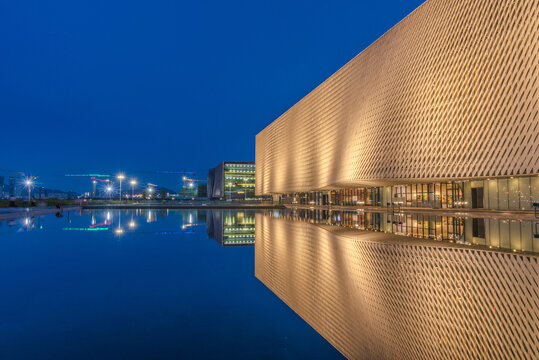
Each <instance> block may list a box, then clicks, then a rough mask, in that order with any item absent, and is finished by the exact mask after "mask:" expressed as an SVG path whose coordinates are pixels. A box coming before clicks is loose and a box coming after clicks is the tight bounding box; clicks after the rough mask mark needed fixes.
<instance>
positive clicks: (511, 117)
mask: <svg viewBox="0 0 539 360" xmlns="http://www.w3.org/2000/svg"><path fill="white" fill-rule="evenodd" d="M538 29H539V2H538V1H537V0H518V1H508V0H489V1H484V0H429V1H427V2H426V3H424V4H423V5H421V6H420V7H419V8H418V9H416V10H415V11H414V12H413V13H412V14H410V15H409V16H408V17H406V18H405V19H404V20H402V21H401V22H400V23H399V24H397V25H396V26H395V27H393V28H392V29H391V30H389V31H388V32H387V33H386V34H385V35H383V36H382V37H381V38H379V39H378V40H377V41H376V42H374V43H373V44H372V45H371V46H369V47H368V48H367V49H365V50H364V51H363V52H361V53H360V54H359V55H357V56H356V57H355V58H354V59H352V60H351V61H350V62H349V63H348V64H346V65H345V66H344V67H343V68H341V69H340V70H339V71H337V72H336V73H335V74H334V75H332V76H331V77H330V78H329V79H327V80H326V81H325V82H323V83H322V84H321V85H320V86H318V87H317V88H316V89H315V90H313V91H312V92H311V93H310V94H308V95H307V96H306V97H304V98H303V99H302V100H300V101H299V102H298V103H297V104H296V105H294V106H293V107H292V108H290V109H289V110H288V111H287V112H285V113H284V114H283V115H281V116H280V117H279V118H278V119H277V120H275V121H274V122H273V123H272V124H270V125H269V126H268V127H267V128H265V129H264V130H263V131H262V132H260V133H259V134H258V135H257V136H256V166H257V172H256V193H257V195H262V194H276V193H294V192H307V191H314V190H322V189H332V188H339V187H352V186H378V185H385V184H398V183H406V182H408V183H409V182H422V181H425V182H433V181H444V180H458V179H473V178H486V177H497V176H502V177H503V176H507V177H509V176H518V175H531V174H537V173H539V116H538V113H539V82H538V68H539V66H538V65H539V30H538Z"/></svg>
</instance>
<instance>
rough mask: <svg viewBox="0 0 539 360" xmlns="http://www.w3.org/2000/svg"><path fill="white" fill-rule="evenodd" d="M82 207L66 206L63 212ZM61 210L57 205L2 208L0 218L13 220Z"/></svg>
mask: <svg viewBox="0 0 539 360" xmlns="http://www.w3.org/2000/svg"><path fill="white" fill-rule="evenodd" d="M76 209H80V207H79V206H64V207H63V209H62V212H65V211H72V210H76ZM58 211H59V210H58V209H57V208H56V206H47V207H27V208H24V207H16V208H0V220H11V219H18V218H25V217H31V216H38V215H47V214H54V213H57V212H58Z"/></svg>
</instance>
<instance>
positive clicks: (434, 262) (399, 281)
mask: <svg viewBox="0 0 539 360" xmlns="http://www.w3.org/2000/svg"><path fill="white" fill-rule="evenodd" d="M316 216H318V215H316ZM294 217H295V216H293V215H291V214H285V215H284V216H281V214H278V213H274V214H271V215H270V216H268V215H264V214H257V217H256V224H257V226H256V242H255V276H256V277H257V278H258V279H259V280H260V281H262V282H263V283H264V284H265V285H266V286H267V287H268V288H269V289H271V290H272V291H273V292H274V293H275V294H276V295H277V296H279V298H281V299H282V300H283V301H284V302H285V303H286V304H287V305H288V306H290V307H291V308H292V309H293V310H294V311H295V312H296V313H297V314H299V315H300V316H301V317H302V318H303V319H304V320H305V321H307V322H308V323H309V324H310V325H311V326H312V327H313V328H314V329H315V330H316V331H318V332H319V333H320V334H321V335H322V336H324V338H326V339H327V340H328V341H329V342H330V343H331V344H332V345H333V346H335V347H336V348H337V349H338V350H339V351H340V352H341V353H342V354H344V355H345V356H346V357H348V358H352V359H468V358H489V359H491V358H492V359H513V358H514V359H537V358H539V341H538V338H537V336H536V335H537V333H538V331H539V307H538V305H539V304H538V298H539V267H538V259H537V257H536V256H529V255H522V254H514V253H507V252H496V251H491V250H481V249H477V248H474V247H471V248H469V247H462V246H461V247H457V246H452V245H451V244H449V243H444V242H436V241H425V240H415V239H410V238H406V237H402V236H397V235H393V234H386V233H383V232H380V231H362V230H355V229H345V228H343V227H339V226H333V225H331V224H328V223H327V221H325V220H327V219H325V220H324V221H321V219H319V218H316V219H313V218H309V217H303V218H302V219H303V220H304V221H297V219H298V217H296V220H292V219H293V218H294ZM341 220H342V219H341ZM312 222H313V223H315V224H313V223H312ZM329 222H330V223H331V220H330V221H329ZM353 227H355V225H354V226H353Z"/></svg>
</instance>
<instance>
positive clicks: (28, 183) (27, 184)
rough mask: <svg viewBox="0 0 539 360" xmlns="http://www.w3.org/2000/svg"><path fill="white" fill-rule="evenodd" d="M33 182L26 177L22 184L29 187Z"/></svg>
mask: <svg viewBox="0 0 539 360" xmlns="http://www.w3.org/2000/svg"><path fill="white" fill-rule="evenodd" d="M33 184H34V182H33V181H32V179H30V178H28V179H26V180H25V181H24V185H26V187H31V186H32V185H33Z"/></svg>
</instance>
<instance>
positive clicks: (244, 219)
mask: <svg viewBox="0 0 539 360" xmlns="http://www.w3.org/2000/svg"><path fill="white" fill-rule="evenodd" d="M206 232H207V233H208V236H209V237H210V238H212V239H214V240H215V241H217V243H219V244H220V245H221V246H250V245H254V243H255V212H254V211H253V210H208V216H207V217H206Z"/></svg>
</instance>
